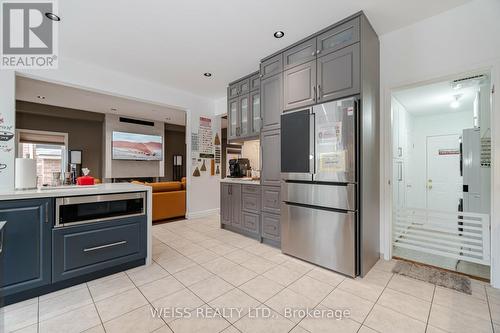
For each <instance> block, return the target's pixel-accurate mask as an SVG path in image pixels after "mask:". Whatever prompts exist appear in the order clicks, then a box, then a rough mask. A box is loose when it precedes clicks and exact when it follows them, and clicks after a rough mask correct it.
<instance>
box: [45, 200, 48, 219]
mask: <svg viewBox="0 0 500 333" xmlns="http://www.w3.org/2000/svg"><path fill="white" fill-rule="evenodd" d="M45 223H49V203H48V202H46V203H45Z"/></svg>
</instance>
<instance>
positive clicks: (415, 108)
mask: <svg viewBox="0 0 500 333" xmlns="http://www.w3.org/2000/svg"><path fill="white" fill-rule="evenodd" d="M478 88H479V87H478V86H477V85H474V86H470V87H464V88H462V89H458V90H455V89H452V87H451V84H450V81H446V82H439V83H433V84H428V85H425V86H420V87H415V88H410V89H404V90H401V91H398V92H395V93H394V97H395V98H396V99H397V100H398V101H399V102H400V103H401V104H402V105H403V106H404V107H405V109H406V111H408V112H409V113H410V114H413V115H416V116H419V115H429V114H437V113H449V112H460V111H469V112H472V110H473V103H474V98H475V93H476V91H478ZM456 95H460V97H459V100H458V101H459V103H460V106H459V107H458V108H456V109H454V108H452V107H451V106H450V104H451V102H453V100H454V99H455V98H454V96H456Z"/></svg>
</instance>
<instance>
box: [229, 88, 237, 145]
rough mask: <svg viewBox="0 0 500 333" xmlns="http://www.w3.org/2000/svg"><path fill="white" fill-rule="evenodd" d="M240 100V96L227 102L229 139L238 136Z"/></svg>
mask: <svg viewBox="0 0 500 333" xmlns="http://www.w3.org/2000/svg"><path fill="white" fill-rule="evenodd" d="M239 102H240V101H239V99H238V97H236V98H233V99H230V100H229V101H228V102H227V137H228V139H229V140H231V139H235V138H238V134H237V129H238V124H239Z"/></svg>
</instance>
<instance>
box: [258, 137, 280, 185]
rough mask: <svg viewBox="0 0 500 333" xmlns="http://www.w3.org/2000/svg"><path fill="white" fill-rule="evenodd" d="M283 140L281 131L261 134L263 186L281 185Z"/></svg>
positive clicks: (261, 177)
mask: <svg viewBox="0 0 500 333" xmlns="http://www.w3.org/2000/svg"><path fill="white" fill-rule="evenodd" d="M280 142H281V138H280V131H279V130H275V131H268V132H262V133H261V134H260V151H261V156H262V162H261V165H262V170H261V173H260V179H261V184H262V185H269V186H280V185H281V164H280V152H281V144H280Z"/></svg>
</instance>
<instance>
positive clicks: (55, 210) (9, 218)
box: [0, 183, 152, 307]
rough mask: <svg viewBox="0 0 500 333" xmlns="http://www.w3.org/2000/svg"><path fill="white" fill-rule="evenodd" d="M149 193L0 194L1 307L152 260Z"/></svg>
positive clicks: (107, 188) (124, 189)
mask: <svg viewBox="0 0 500 333" xmlns="http://www.w3.org/2000/svg"><path fill="white" fill-rule="evenodd" d="M151 199H152V197H151V188H150V187H149V186H142V185H137V184H128V183H119V184H100V185H95V186H81V187H76V186H75V187H61V188H54V189H37V190H23V191H17V190H16V191H7V192H0V307H2V306H5V305H8V304H12V303H16V302H19V301H22V300H25V299H29V298H32V297H36V296H39V295H43V294H46V293H49V292H52V291H55V290H58V289H62V288H66V287H69V286H72V285H76V284H79V283H82V282H85V281H89V280H92V279H96V278H99V277H103V276H106V275H110V274H114V273H117V272H120V271H123V270H126V269H129V268H132V267H136V266H140V265H145V264H149V263H150V262H151V249H152V243H151V225H152V218H151V211H152V209H151V202H152V200H151Z"/></svg>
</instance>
